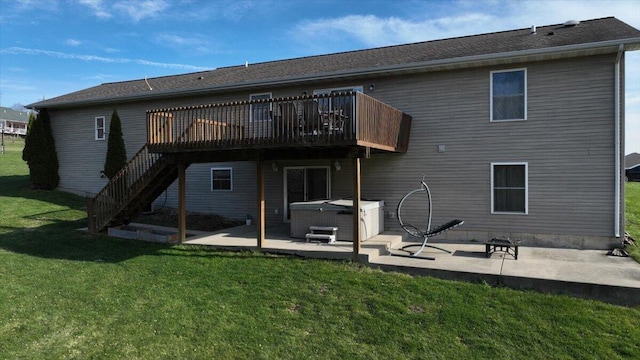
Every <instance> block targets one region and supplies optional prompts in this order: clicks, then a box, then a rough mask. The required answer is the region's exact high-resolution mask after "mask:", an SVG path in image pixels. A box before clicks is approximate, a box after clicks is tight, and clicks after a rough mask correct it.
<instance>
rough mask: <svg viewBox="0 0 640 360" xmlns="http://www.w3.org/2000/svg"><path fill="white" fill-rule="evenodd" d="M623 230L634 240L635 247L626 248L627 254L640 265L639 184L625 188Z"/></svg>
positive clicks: (632, 183)
mask: <svg viewBox="0 0 640 360" xmlns="http://www.w3.org/2000/svg"><path fill="white" fill-rule="evenodd" d="M624 200H625V201H624V205H625V230H626V231H627V232H628V233H629V235H631V237H633V238H634V239H635V240H636V245H637V246H627V250H628V251H629V254H630V255H631V256H632V257H633V258H634V259H635V260H636V261H637V262H639V263H640V182H628V183H626V186H625V199H624Z"/></svg>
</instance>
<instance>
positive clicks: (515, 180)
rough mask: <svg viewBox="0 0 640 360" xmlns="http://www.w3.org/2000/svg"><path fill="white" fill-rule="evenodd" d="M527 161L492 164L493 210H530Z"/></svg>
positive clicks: (522, 211)
mask: <svg viewBox="0 0 640 360" xmlns="http://www.w3.org/2000/svg"><path fill="white" fill-rule="evenodd" d="M527 167H528V165H527V163H492V164H491V212H492V213H516V214H527V213H528V212H529V200H528V197H529V194H528V192H529V189H528V176H529V175H528V169H527Z"/></svg>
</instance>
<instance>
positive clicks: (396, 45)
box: [194, 16, 615, 74]
mask: <svg viewBox="0 0 640 360" xmlns="http://www.w3.org/2000/svg"><path fill="white" fill-rule="evenodd" d="M611 18H615V17H614V16H606V17H602V18H597V19H588V20H578V21H580V23H586V22H591V21H600V20H605V19H611ZM532 25H535V24H532ZM563 25H564V23H558V24H549V25H540V26H538V28H549V27H556V26H563ZM529 29H530V28H529V27H524V28H520V29H510V30H500V31H493V32H487V33H482V34H470V35H460V36H453V37H448V38H443V39H433V40H423V41H415V42H411V43H402V44H395V45H385V46H378V47H373V48H366V49H358V50H346V51H338V52H334V53H329V54H319V55H307V56H300V57H294V58H286V59H279V60H268V61H262V62H257V63H253V64H252V63H249V65H262V64H272V63H278V62H284V61H292V60H304V59H311V58H322V57H327V56H334V55H343V54H351V53H359V52H367V51H375V50H381V49H392V48H398V47H407V46H415V45H420V44H427V43H435V42H441V41H450V40H456V39H467V38H474V37H480V36H489V35H496V34H506V33H510V32H517V31H523V30H529ZM236 67H237V68H242V67H245V64H240V65H229V66H220V67H218V68H216V69H213V70H217V69H230V68H236ZM213 70H209V71H213ZM194 74H195V73H194Z"/></svg>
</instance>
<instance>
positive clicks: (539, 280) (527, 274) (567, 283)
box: [185, 225, 640, 306]
mask: <svg viewBox="0 0 640 360" xmlns="http://www.w3.org/2000/svg"><path fill="white" fill-rule="evenodd" d="M189 234H194V235H193V236H191V237H189V238H187V241H186V242H185V244H186V245H203V246H212V247H215V248H218V249H228V250H250V249H257V246H256V244H257V240H256V231H255V226H246V225H245V226H238V227H234V228H230V229H225V230H221V231H218V232H215V233H203V232H197V231H189ZM408 244H416V243H409V242H406V237H403V234H402V233H401V232H384V233H382V234H379V235H377V236H374V237H372V238H371V239H368V240H366V241H364V242H363V243H362V244H361V252H360V257H359V261H360V262H362V263H363V264H366V265H368V266H370V267H372V268H378V269H381V270H384V271H398V272H404V273H409V274H413V275H427V276H434V277H438V278H444V279H450V280H462V281H472V282H486V283H488V284H492V285H497V286H506V287H509V288H514V289H523V290H525V289H530V290H535V291H540V292H547V293H554V294H568V295H572V296H578V297H583V298H589V299H595V300H600V301H604V302H609V303H613V304H619V305H626V306H638V305H640V264H638V263H636V262H635V261H634V260H633V259H631V258H629V257H616V256H607V251H606V250H575V249H555V248H536V247H526V246H522V247H520V249H519V255H518V259H517V260H516V259H515V258H514V257H513V256H512V255H511V254H505V253H502V252H496V253H493V254H492V255H491V256H490V257H489V258H487V257H485V246H484V245H482V244H472V243H465V244H451V243H438V244H435V245H437V246H438V247H441V248H443V249H446V250H448V251H450V252H451V253H447V252H444V251H440V250H437V249H433V248H429V247H427V248H425V250H424V251H423V252H422V253H421V254H420V258H415V257H407V256H406V255H408V253H407V252H403V251H401V250H398V249H399V248H401V247H402V246H405V245H408ZM352 249H353V244H352V243H351V242H348V241H336V242H335V243H333V244H327V243H311V242H310V243H307V242H305V240H304V239H293V238H291V237H290V235H289V227H288V225H283V226H277V227H269V228H267V230H266V240H265V242H264V244H263V251H266V252H270V253H279V254H290V255H296V256H303V257H308V258H320V259H341V260H350V259H351V258H352ZM416 249H417V248H414V249H412V250H416ZM398 255H405V256H398ZM425 257H430V258H434V259H435V260H428V259H425Z"/></svg>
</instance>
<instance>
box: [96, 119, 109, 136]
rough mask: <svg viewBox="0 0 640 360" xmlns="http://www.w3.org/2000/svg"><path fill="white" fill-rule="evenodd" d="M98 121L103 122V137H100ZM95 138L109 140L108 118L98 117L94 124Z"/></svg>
mask: <svg viewBox="0 0 640 360" xmlns="http://www.w3.org/2000/svg"><path fill="white" fill-rule="evenodd" d="M98 120H102V137H100V136H98V130H99V129H100V127H99V126H98ZM94 136H95V140H96V141H98V140H105V139H106V138H107V118H106V117H105V116H96V117H95V122H94Z"/></svg>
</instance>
